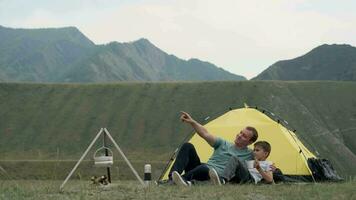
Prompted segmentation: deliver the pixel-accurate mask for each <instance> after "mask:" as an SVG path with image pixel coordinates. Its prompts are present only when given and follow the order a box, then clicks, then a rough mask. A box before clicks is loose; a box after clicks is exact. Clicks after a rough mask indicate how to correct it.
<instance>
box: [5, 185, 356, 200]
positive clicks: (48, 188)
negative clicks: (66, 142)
mask: <svg viewBox="0 0 356 200" xmlns="http://www.w3.org/2000/svg"><path fill="white" fill-rule="evenodd" d="M0 184H1V187H0V199H1V200H2V199H44V200H45V199H51V200H56V199H60V200H66V199H204V200H206V199H266V200H267V199H292V200H293V199H303V200H304V199H316V200H319V199H335V200H336V199H337V200H341V199H345V200H352V199H356V191H355V186H356V181H348V182H344V183H322V184H321V183H318V184H293V185H290V184H277V185H257V186H256V185H225V186H220V187H218V186H213V185H210V184H208V183H207V184H203V185H196V186H193V187H190V188H182V187H178V186H175V185H170V186H169V185H166V186H156V185H151V186H150V187H148V188H143V187H142V186H141V185H139V182H135V181H116V182H115V183H113V184H112V185H111V186H110V187H99V186H94V185H91V184H90V182H89V181H73V180H70V181H69V182H68V183H67V185H66V186H65V188H64V190H63V192H60V191H59V185H60V184H61V182H60V181H1V182H0Z"/></svg>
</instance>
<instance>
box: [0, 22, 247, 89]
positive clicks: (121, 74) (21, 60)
mask: <svg viewBox="0 0 356 200" xmlns="http://www.w3.org/2000/svg"><path fill="white" fill-rule="evenodd" d="M0 37H1V38H4V40H1V41H0V50H1V52H0V74H1V76H0V80H2V81H8V82H13V81H14V82H21V81H22V82H81V83H89V82H115V81H179V80H191V81H198V80H246V78H245V77H243V76H239V75H235V74H232V73H230V72H228V71H226V70H223V69H222V68H219V67H217V66H215V65H214V64H211V63H208V62H204V61H200V60H191V59H190V60H187V61H186V60H183V59H180V58H178V57H176V56H174V55H169V54H167V53H166V52H164V51H162V50H161V49H159V48H158V47H156V46H155V45H154V44H152V43H151V42H150V41H149V40H148V39H146V38H141V39H138V40H136V41H133V42H124V43H119V42H116V41H113V42H109V43H107V44H100V45H96V44H94V43H93V42H92V41H91V40H90V39H89V38H87V37H86V36H85V35H84V34H83V33H81V32H80V31H79V30H78V29H77V28H76V27H65V28H43V29H42V28H41V29H21V28H19V29H13V28H6V27H3V26H0Z"/></svg>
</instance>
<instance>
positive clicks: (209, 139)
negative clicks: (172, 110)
mask: <svg viewBox="0 0 356 200" xmlns="http://www.w3.org/2000/svg"><path fill="white" fill-rule="evenodd" d="M181 114H182V115H181V116H180V119H181V120H182V122H185V123H188V124H190V125H191V126H192V127H193V128H194V130H195V131H196V132H197V133H198V135H199V136H200V137H202V138H203V139H204V140H205V141H207V142H208V143H209V145H210V146H213V145H214V144H215V142H216V137H215V136H214V135H211V134H210V133H209V132H208V130H206V128H204V127H203V126H202V125H201V124H199V123H198V122H196V121H195V120H194V119H193V118H192V117H191V116H190V115H189V114H188V113H186V112H183V111H181Z"/></svg>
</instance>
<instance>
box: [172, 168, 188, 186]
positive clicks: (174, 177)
mask: <svg viewBox="0 0 356 200" xmlns="http://www.w3.org/2000/svg"><path fill="white" fill-rule="evenodd" d="M172 180H173V182H174V183H175V184H176V185H180V186H191V185H192V184H191V182H190V181H185V180H184V179H183V178H182V176H181V175H180V174H179V173H178V172H176V171H174V172H172Z"/></svg>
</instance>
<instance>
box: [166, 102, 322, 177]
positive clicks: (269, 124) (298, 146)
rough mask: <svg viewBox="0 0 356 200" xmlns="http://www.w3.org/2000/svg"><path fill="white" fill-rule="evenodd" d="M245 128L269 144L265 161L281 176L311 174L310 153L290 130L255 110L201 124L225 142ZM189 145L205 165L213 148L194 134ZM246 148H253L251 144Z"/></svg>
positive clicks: (231, 114)
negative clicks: (308, 161) (251, 128)
mask: <svg viewBox="0 0 356 200" xmlns="http://www.w3.org/2000/svg"><path fill="white" fill-rule="evenodd" d="M246 126H252V127H255V128H256V129H257V131H258V140H257V141H259V140H265V141H268V142H269V143H270V144H271V146H272V151H271V154H270V156H269V157H268V160H270V161H272V162H273V163H275V165H276V166H277V167H278V168H280V169H281V170H282V172H283V173H284V174H287V175H311V171H310V169H309V167H308V164H307V159H308V158H315V156H314V155H313V153H311V152H310V151H309V150H308V149H307V148H306V147H305V146H304V145H303V144H302V142H301V141H300V140H299V139H298V138H297V136H296V135H295V134H294V133H293V132H292V131H290V130H288V129H287V128H285V127H284V126H283V125H281V124H280V123H277V122H276V121H274V120H272V119H271V118H269V117H268V116H267V115H265V114H264V113H262V112H260V111H259V110H257V109H255V108H240V109H235V110H231V111H229V112H227V113H225V114H223V115H222V116H220V117H218V118H216V119H214V120H212V121H210V122H209V123H207V124H206V125H204V127H205V128H206V129H207V130H208V131H209V132H210V133H211V134H213V135H215V136H218V137H221V138H223V139H225V140H227V141H229V142H233V141H234V140H235V137H236V134H238V133H239V132H240V130H242V129H243V128H245V127H246ZM189 142H190V143H192V144H193V145H194V146H195V148H196V150H197V153H198V155H199V157H200V159H201V162H207V160H208V159H209V157H210V156H211V154H212V152H213V148H212V147H210V146H209V144H207V143H206V142H205V141H204V140H203V139H202V138H201V137H199V135H197V134H196V133H195V134H194V135H193V137H192V138H191V139H190V140H189ZM249 148H253V145H251V146H250V147H249ZM171 165H172V163H171ZM168 169H170V167H169V168H168ZM168 172H169V170H167V171H166V172H165V175H164V177H163V179H167V178H168Z"/></svg>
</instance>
